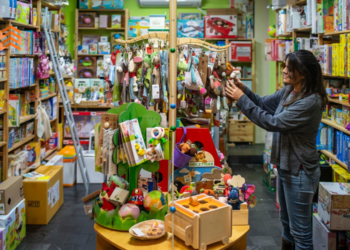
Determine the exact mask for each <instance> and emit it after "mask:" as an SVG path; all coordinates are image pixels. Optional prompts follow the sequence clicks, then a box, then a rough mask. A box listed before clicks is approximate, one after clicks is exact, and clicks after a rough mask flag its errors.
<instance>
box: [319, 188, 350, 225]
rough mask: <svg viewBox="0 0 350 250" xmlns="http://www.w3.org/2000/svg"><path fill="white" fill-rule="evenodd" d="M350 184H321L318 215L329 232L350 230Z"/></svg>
mask: <svg viewBox="0 0 350 250" xmlns="http://www.w3.org/2000/svg"><path fill="white" fill-rule="evenodd" d="M349 214H350V184H349V183H334V182H320V185H319V196H318V215H319V216H320V218H321V219H322V221H323V223H324V224H325V225H326V226H327V228H328V229H329V230H350V216H349Z"/></svg>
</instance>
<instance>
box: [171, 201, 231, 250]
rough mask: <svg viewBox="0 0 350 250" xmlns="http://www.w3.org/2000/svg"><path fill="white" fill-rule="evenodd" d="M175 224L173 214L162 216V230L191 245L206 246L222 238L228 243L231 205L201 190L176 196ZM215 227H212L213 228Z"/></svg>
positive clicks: (174, 204) (200, 247) (198, 247)
mask: <svg viewBox="0 0 350 250" xmlns="http://www.w3.org/2000/svg"><path fill="white" fill-rule="evenodd" d="M170 204H171V205H170V206H169V207H171V206H175V208H176V212H175V213H174V214H173V215H174V217H175V218H174V224H175V225H172V214H168V215H166V216H165V230H166V232H172V226H174V231H175V235H176V236H177V237H179V238H180V239H182V240H183V241H185V244H186V245H187V246H192V247H193V248H194V249H201V250H205V249H207V245H210V244H212V243H215V242H218V241H222V243H223V244H228V242H229V238H230V237H231V235H232V208H231V206H229V205H227V204H225V203H222V202H220V201H218V200H216V199H215V198H214V197H210V196H207V195H206V194H201V195H197V196H192V197H189V198H184V199H180V200H176V201H174V202H172V203H170ZM214 228H215V230H212V229H214Z"/></svg>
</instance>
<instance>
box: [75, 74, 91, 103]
mask: <svg viewBox="0 0 350 250" xmlns="http://www.w3.org/2000/svg"><path fill="white" fill-rule="evenodd" d="M74 88H75V94H79V95H81V98H85V99H86V100H88V99H90V98H91V86H90V80H89V79H75V80H74Z"/></svg>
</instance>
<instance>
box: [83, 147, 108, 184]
mask: <svg viewBox="0 0 350 250" xmlns="http://www.w3.org/2000/svg"><path fill="white" fill-rule="evenodd" d="M89 152H90V151H89V150H87V151H83V155H84V160H85V164H86V168H87V172H88V175H89V179H90V183H100V184H101V183H102V182H104V175H103V174H102V173H101V172H96V171H95V152H93V153H89ZM77 183H84V182H83V178H82V177H81V172H80V168H79V163H77Z"/></svg>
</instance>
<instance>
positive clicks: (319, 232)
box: [312, 214, 337, 250]
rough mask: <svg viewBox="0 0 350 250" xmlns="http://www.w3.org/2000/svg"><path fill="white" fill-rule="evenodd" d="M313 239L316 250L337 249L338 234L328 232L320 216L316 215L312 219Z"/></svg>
mask: <svg viewBox="0 0 350 250" xmlns="http://www.w3.org/2000/svg"><path fill="white" fill-rule="evenodd" d="M312 238H313V244H314V249H317V250H336V249H337V234H336V233H334V232H330V231H329V230H328V228H327V227H326V226H325V225H324V224H323V223H322V221H321V218H320V217H319V216H318V214H314V216H313V217H312Z"/></svg>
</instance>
